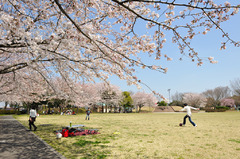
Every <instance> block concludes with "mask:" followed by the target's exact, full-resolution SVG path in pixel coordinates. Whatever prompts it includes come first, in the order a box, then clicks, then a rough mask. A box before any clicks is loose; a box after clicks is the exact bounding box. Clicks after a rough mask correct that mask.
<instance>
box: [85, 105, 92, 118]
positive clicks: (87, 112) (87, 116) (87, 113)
mask: <svg viewBox="0 0 240 159" xmlns="http://www.w3.org/2000/svg"><path fill="white" fill-rule="evenodd" d="M90 113H91V110H90V108H88V109H87V111H86V118H85V120H87V119H88V120H89V119H90Z"/></svg>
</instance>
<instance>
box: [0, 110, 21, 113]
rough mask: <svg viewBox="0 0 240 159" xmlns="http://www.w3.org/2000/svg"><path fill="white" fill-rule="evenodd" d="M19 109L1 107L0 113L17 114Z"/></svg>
mask: <svg viewBox="0 0 240 159" xmlns="http://www.w3.org/2000/svg"><path fill="white" fill-rule="evenodd" d="M16 113H17V111H15V110H6V109H0V114H16Z"/></svg>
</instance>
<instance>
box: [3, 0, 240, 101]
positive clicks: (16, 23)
mask: <svg viewBox="0 0 240 159" xmlns="http://www.w3.org/2000/svg"><path fill="white" fill-rule="evenodd" d="M230 2H231V3H229V2H225V3H224V2H222V1H217V2H215V3H214V2H213V1H212V0H187V1H184V2H182V1H181V0H144V1H142V0H141V1H140V0H83V1H80V0H49V1H40V0H34V1H32V0H1V2H0V37H1V38H0V54H1V56H0V61H1V63H0V88H1V92H0V94H8V93H9V92H11V91H13V90H15V89H16V88H20V87H21V91H22V92H21V93H23V94H22V96H24V98H27V99H32V97H31V95H33V94H32V93H37V94H38V95H37V96H38V97H39V96H40V95H41V94H42V92H44V91H46V90H47V89H51V91H52V92H55V93H56V94H58V93H59V92H58V91H57V90H59V89H56V88H55V87H54V84H52V83H51V81H52V79H54V78H57V77H59V78H62V79H63V81H65V82H66V85H68V86H69V87H70V88H71V89H72V90H73V89H75V87H73V86H74V84H72V82H76V83H77V82H82V81H85V82H93V81H96V78H98V79H100V80H102V81H104V82H106V83H107V82H108V78H109V76H111V75H116V76H117V77H119V78H120V79H123V80H126V81H127V83H128V84H129V85H132V84H135V85H137V86H139V87H140V85H139V84H142V81H141V79H139V78H138V77H137V76H136V75H135V69H136V67H140V68H142V69H145V68H146V69H151V70H156V71H159V72H163V73H166V72H167V71H168V68H167V67H165V66H164V67H162V66H160V64H159V65H158V66H156V65H153V63H146V62H144V61H143V60H142V59H141V55H142V54H147V55H149V58H150V59H151V60H159V59H161V58H166V59H167V60H172V57H171V56H170V55H169V54H167V53H163V52H162V48H163V47H164V44H165V43H166V41H167V40H170V41H172V42H173V43H174V44H176V45H177V46H178V47H179V50H180V51H179V52H180V59H182V58H183V57H185V56H186V57H189V58H191V59H192V61H193V62H196V63H197V65H199V66H200V65H202V64H203V60H204V59H203V58H201V54H200V53H198V51H197V50H195V49H194V48H193V47H192V46H191V39H193V38H195V37H197V36H198V35H201V34H202V35H205V34H207V33H208V32H209V31H211V30H213V29H218V30H219V32H220V34H221V35H222V37H223V41H222V46H221V49H226V47H227V45H234V46H237V47H238V46H239V42H237V41H235V40H234V39H232V38H231V36H230V35H229V34H228V33H227V32H225V31H224V28H222V27H221V23H223V22H225V21H228V20H229V19H230V18H231V17H232V16H234V15H236V14H237V13H238V10H239V7H240V5H239V4H238V2H237V1H233V0H231V1H230ZM139 23H141V26H142V25H146V30H148V32H149V34H145V33H141V32H137V31H136V28H137V25H138V24H139ZM150 32H151V33H153V34H150ZM207 60H209V62H210V63H216V62H217V61H215V60H214V59H213V57H211V56H210V55H209V57H208V58H207ZM33 77H34V78H33ZM35 79H37V80H36V81H35V82H33V81H34V80H35ZM71 79H74V80H71ZM24 89H25V90H24ZM73 92H74V91H73ZM75 92H76V91H75ZM18 93H20V92H18ZM153 93H155V94H157V93H156V92H154V91H153ZM5 100H6V99H5Z"/></svg>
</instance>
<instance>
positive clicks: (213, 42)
mask: <svg viewBox="0 0 240 159" xmlns="http://www.w3.org/2000/svg"><path fill="white" fill-rule="evenodd" d="M221 26H222V28H223V29H224V30H225V31H226V32H228V33H229V35H230V36H231V37H232V38H233V39H234V40H235V41H240V30H239V26H240V14H238V15H236V16H234V17H232V18H231V19H230V21H228V22H225V23H223V24H222V25H221ZM135 29H142V28H141V26H139V28H138V26H136V28H135ZM168 41H171V40H168ZM221 42H223V39H222V34H221V32H220V31H219V30H216V29H213V30H212V31H210V32H208V34H207V35H201V36H197V37H196V38H195V39H193V40H192V46H193V47H194V48H195V50H196V51H197V52H198V53H199V56H200V57H209V56H212V57H214V59H215V60H217V61H218V63H217V64H210V63H209V62H208V61H203V62H204V64H203V65H202V66H200V67H199V66H197V65H196V63H194V62H191V61H190V59H188V58H187V57H185V58H183V60H182V61H179V60H178V59H179V58H180V57H181V55H180V52H179V50H178V48H177V46H176V45H175V44H172V43H170V42H169V43H168V44H167V45H166V46H165V47H164V49H163V53H164V52H165V53H167V54H168V55H169V56H170V57H172V58H173V61H166V60H165V59H161V60H160V61H159V62H160V65H162V66H165V67H168V72H167V74H163V73H160V72H156V71H151V70H142V69H137V73H136V75H137V76H138V77H139V79H141V80H142V81H143V82H144V83H146V84H148V86H150V87H151V88H152V89H154V90H156V91H157V92H159V93H160V94H162V95H164V96H165V97H166V98H168V97H169V92H168V91H167V90H168V89H171V91H170V95H173V94H175V93H176V92H179V93H185V92H192V93H201V92H203V91H206V90H207V89H214V88H216V87H218V86H230V81H232V80H234V79H237V78H240V61H239V60H240V48H239V47H234V46H233V45H231V44H228V45H227V49H226V50H220V47H221ZM148 62H151V61H148ZM110 80H111V83H112V84H115V85H118V86H120V87H121V90H123V91H130V90H131V91H133V92H137V91H145V92H149V90H148V88H146V87H144V86H143V87H142V90H138V89H137V88H136V87H135V86H127V84H126V82H125V81H121V80H119V79H117V78H114V77H112V78H111V79H110Z"/></svg>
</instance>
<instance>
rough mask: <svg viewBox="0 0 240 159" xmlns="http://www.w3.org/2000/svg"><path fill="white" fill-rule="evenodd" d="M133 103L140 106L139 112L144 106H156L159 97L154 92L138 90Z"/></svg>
mask: <svg viewBox="0 0 240 159" xmlns="http://www.w3.org/2000/svg"><path fill="white" fill-rule="evenodd" d="M132 99H133V105H135V106H136V109H137V108H139V112H140V111H141V108H142V107H143V106H149V107H152V106H156V103H157V102H158V100H157V98H156V97H155V96H154V94H152V93H145V92H137V93H135V94H134V95H132Z"/></svg>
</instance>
